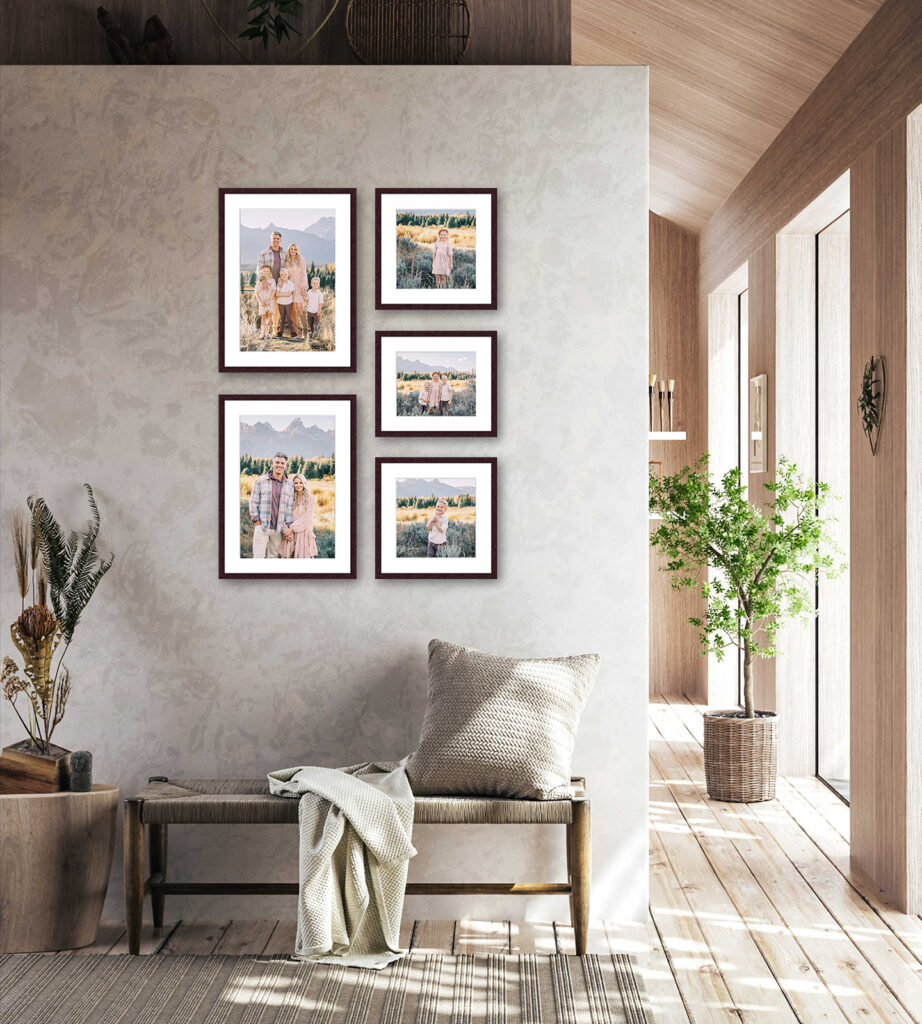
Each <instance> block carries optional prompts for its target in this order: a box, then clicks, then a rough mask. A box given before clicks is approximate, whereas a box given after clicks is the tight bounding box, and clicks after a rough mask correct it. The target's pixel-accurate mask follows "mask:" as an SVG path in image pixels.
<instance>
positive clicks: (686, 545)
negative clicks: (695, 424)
mask: <svg viewBox="0 0 922 1024" xmlns="http://www.w3.org/2000/svg"><path fill="white" fill-rule="evenodd" d="M708 459H709V456H708V453H707V452H705V453H704V455H702V457H701V458H700V459H699V460H698V462H697V463H696V464H695V466H694V467H691V468H690V467H688V466H686V467H685V468H684V469H683V470H681V472H679V473H676V474H674V475H673V476H667V477H664V478H663V479H662V480H658V479H656V477H653V476H651V478H650V511H651V512H652V513H654V514H655V515H658V516H661V517H662V519H663V523H662V525H661V526H660V527H659V528H658V529H657V530H656V531H655V532H654V533H653V534H652V536H651V537H650V543H651V544H653V546H654V547H655V548H657V549H658V551H659V552H660V553H661V554H662V555H663V556H665V559H666V561H665V564H663V565H662V566H661V567H660V568H661V570H662V571H664V572H668V573H669V574H670V576H671V580H670V582H671V585H672V587H673V589H674V590H684V589H697V590H698V592H699V594H700V595H701V597H702V599H703V600H704V601H705V603H706V611H705V614H704V615H703V616H694V617H692V618H690V619H689V620H688V621H689V622H690V623H691V624H692V625H693V626H695V627H696V628H697V629H698V631H699V641H700V644H701V652H702V654H714V655H715V656H716V657H717V659H718V660H720V659H722V658H723V656H724V654H725V652H726V650H727V649H728V648H729V647H737V648H739V649H740V650H741V651H742V653H743V705H744V713H745V716H746V718H753V717H755V713H754V710H753V699H752V664H753V661H754V660H755V659H756V658H773V657H775V655H777V654H778V653H780V652H779V650H778V648H777V647H776V645H775V640H776V637H777V633H778V630H779V629H780V628H781V626H782V625H783V624H784V622H785V621H788V620H791V619H798V618H800V619H802V618H806V617H809V616H812V615H815V614H816V612H815V608H814V604H813V588H814V585H815V581H816V578H817V574H823V575H825V576H826V577H827V578H830V579H831V578H834V577H835V576H838V575H839V574H840V573H841V572H842V571H843V570H844V569H845V568H846V566H845V563H844V561H842V559H841V552H840V551H839V550H838V548H837V546H836V544H835V542H834V540H833V539H832V537H831V535H830V533H829V530H828V524H829V523H830V522H834V521H835V520H834V519H833V518H832V517H830V516H828V515H826V514H825V513H824V509H825V506H826V505H827V503H828V502H829V501H830V500H831V499H832V495H831V494H830V492H829V485H828V484H824V483H818V482H815V481H813V480H808V479H805V478H804V477H803V476H801V475H800V474H799V473H798V472H797V466H796V465H795V464H793V463H791V462H788V461H787V460H786V459H784V458H781V459H779V461H778V465H777V466H776V469H775V480H774V482H769V483H766V484H765V490H766V491H767V492H768V494H767V497H766V500H765V503H764V506H763V507H762V508H759V507H758V506H756V505H753V504H751V503H750V501H749V499H748V497H747V494H746V486H745V485H744V484H743V482H742V475H741V473H740V471H739V469H731V470H730V471H729V472H727V473H725V474H724V475H723V477H721V478H720V480H719V481H715V480H714V479H713V478H712V476H711V474H710V473H709V471H708ZM708 568H711V569H714V570H717V571H716V573H715V576H714V578H713V579H708V574H707V570H708Z"/></svg>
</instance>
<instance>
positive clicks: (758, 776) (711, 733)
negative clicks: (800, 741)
mask: <svg viewBox="0 0 922 1024" xmlns="http://www.w3.org/2000/svg"><path fill="white" fill-rule="evenodd" d="M728 716H729V717H728ZM756 716H757V717H756V718H743V717H741V713H740V712H739V711H736V712H734V711H715V712H712V713H710V714H706V715H705V716H704V775H705V779H706V780H707V791H708V796H709V797H710V798H711V799H712V800H730V801H733V802H735V803H755V802H756V801H759V800H774V799H775V775H776V773H777V766H778V753H777V751H778V739H777V728H776V727H777V724H778V716H777V715H776V714H774V713H773V712H771V711H757V712H756Z"/></svg>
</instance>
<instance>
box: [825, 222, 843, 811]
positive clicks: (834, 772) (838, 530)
mask: <svg viewBox="0 0 922 1024" xmlns="http://www.w3.org/2000/svg"><path fill="white" fill-rule="evenodd" d="M816 300H817V301H816V466H817V478H818V479H820V480H823V481H825V482H826V483H828V484H829V485H830V487H831V489H832V492H833V494H837V495H839V497H841V499H842V500H841V501H838V502H835V507H834V510H833V514H834V515H835V516H836V518H837V522H835V523H833V524H832V531H833V533H834V535H835V539H836V541H837V543H838V545H839V547H840V548H841V549H842V552H843V554H844V555H845V559H846V561H847V560H848V547H849V514H848V513H849V416H850V413H851V399H850V395H849V215H848V213H845V214H843V215H842V216H841V217H839V219H838V220H835V221H833V223H832V224H830V225H829V226H828V227H827V228H825V229H824V230H823V231H821V232H820V233H819V234H818V235H817V236H816ZM817 607H818V609H819V614H818V615H817V620H816V726H817V728H816V774H817V775H818V776H819V777H820V778H821V779H823V780H824V781H825V782H826V783H827V784H828V785H829V786H831V787H832V788H833V789H834V790H835V791H836V792H837V793H839V795H840V796H842V797H843V799H845V800H848V792H849V700H850V693H849V690H850V688H849V591H848V575H847V574H845V575H843V576H840V577H839V578H838V579H835V580H823V581H821V582H820V583H819V585H818V586H817Z"/></svg>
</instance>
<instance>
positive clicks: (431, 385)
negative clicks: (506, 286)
mask: <svg viewBox="0 0 922 1024" xmlns="http://www.w3.org/2000/svg"><path fill="white" fill-rule="evenodd" d="M375 358H376V364H377V412H378V421H377V433H378V436H379V437H387V436H398V435H401V434H403V435H407V434H409V435H411V436H413V435H415V436H420V437H421V436H425V435H429V434H456V435H460V436H466V437H495V436H496V414H495V413H496V332H476V331H457V332H451V331H415V332H406V333H403V334H392V333H389V332H385V331H378V332H377V335H376V356H375Z"/></svg>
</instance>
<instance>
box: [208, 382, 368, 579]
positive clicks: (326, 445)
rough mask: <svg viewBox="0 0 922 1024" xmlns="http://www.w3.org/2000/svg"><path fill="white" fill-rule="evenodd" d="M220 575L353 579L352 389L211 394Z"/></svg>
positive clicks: (353, 443)
mask: <svg viewBox="0 0 922 1024" xmlns="http://www.w3.org/2000/svg"><path fill="white" fill-rule="evenodd" d="M219 403H220V404H219V417H218V439H219V440H218V444H219V449H220V452H219V489H220V499H219V519H218V536H219V544H218V548H219V560H220V564H219V568H218V575H219V576H220V578H221V579H275V578H277V577H285V578H290V579H355V548H356V544H355V522H356V513H355V507H356V506H355V476H356V454H355V452H356V444H355V436H356V435H355V395H220V396H219Z"/></svg>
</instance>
